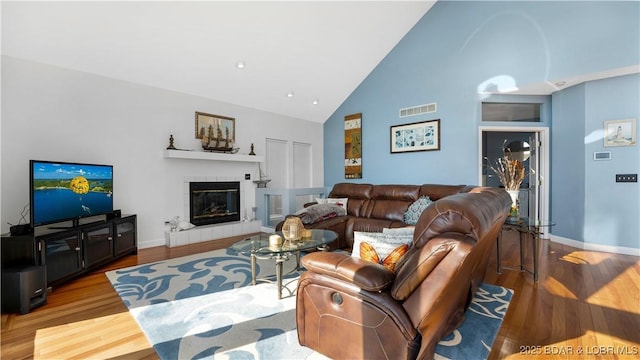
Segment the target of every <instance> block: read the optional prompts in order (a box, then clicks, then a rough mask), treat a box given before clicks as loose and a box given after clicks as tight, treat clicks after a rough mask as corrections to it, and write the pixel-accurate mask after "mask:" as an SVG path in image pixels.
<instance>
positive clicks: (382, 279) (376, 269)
mask: <svg viewBox="0 0 640 360" xmlns="http://www.w3.org/2000/svg"><path fill="white" fill-rule="evenodd" d="M302 266H304V267H305V268H306V269H307V270H308V271H313V272H315V273H319V274H324V275H327V276H330V277H333V278H336V279H340V280H343V281H347V282H350V283H353V284H354V285H357V286H358V287H360V288H361V289H363V290H367V291H376V292H377V291H382V290H384V289H385V288H386V287H388V286H389V285H391V284H392V283H393V280H394V278H395V274H394V273H393V271H391V270H389V269H387V268H385V267H384V266H382V265H380V264H376V263H373V262H370V261H365V260H361V259H359V258H355V257H352V256H350V255H347V254H344V253H333V252H316V253H311V254H308V255H305V256H304V257H303V258H302Z"/></svg>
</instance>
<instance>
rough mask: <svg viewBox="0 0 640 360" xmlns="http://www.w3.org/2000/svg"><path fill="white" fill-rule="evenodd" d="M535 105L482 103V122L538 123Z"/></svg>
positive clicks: (538, 110)
mask: <svg viewBox="0 0 640 360" xmlns="http://www.w3.org/2000/svg"><path fill="white" fill-rule="evenodd" d="M541 106H542V104H536V103H497V102H483V103H482V121H521V122H540V108H541Z"/></svg>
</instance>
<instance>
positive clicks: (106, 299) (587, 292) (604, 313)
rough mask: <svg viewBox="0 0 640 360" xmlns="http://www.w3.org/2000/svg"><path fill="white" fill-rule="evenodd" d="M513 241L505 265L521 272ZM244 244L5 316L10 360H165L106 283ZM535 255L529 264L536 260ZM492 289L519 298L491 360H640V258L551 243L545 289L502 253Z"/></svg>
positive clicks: (83, 287) (492, 271)
mask: <svg viewBox="0 0 640 360" xmlns="http://www.w3.org/2000/svg"><path fill="white" fill-rule="evenodd" d="M510 233H512V232H505V236H504V240H503V265H505V264H506V265H510V266H513V267H516V266H517V265H518V263H519V253H518V241H517V240H516V238H515V236H513V235H510ZM238 239H239V238H229V239H223V240H216V241H211V242H206V243H200V244H195V245H189V246H183V247H178V248H172V249H169V248H166V247H156V248H149V249H140V250H139V251H138V254H137V255H131V256H128V257H126V258H124V259H121V260H119V261H117V262H114V263H112V264H110V265H108V266H106V267H104V268H102V269H100V271H96V272H94V273H92V274H88V275H86V276H84V277H82V278H79V279H76V280H73V281H71V282H69V283H66V284H64V285H62V286H60V287H57V288H55V289H53V291H52V292H51V293H49V296H48V303H47V304H46V305H44V306H42V307H40V308H37V309H35V310H34V311H32V312H31V313H29V314H26V315H14V314H2V323H1V325H2V326H1V328H2V331H1V334H0V338H1V354H0V355H1V356H0V357H1V358H2V359H32V358H36V359H88V358H91V359H107V358H110V359H112V358H113V359H157V355H156V354H155V352H154V350H153V348H151V346H150V344H149V342H148V341H147V339H146V338H145V336H144V334H143V333H142V331H141V330H140V328H139V327H138V325H137V323H136V322H135V321H134V320H133V318H132V317H131V316H130V315H129V313H128V311H127V308H126V307H125V305H124V304H123V303H122V301H121V300H120V297H119V296H118V295H117V294H116V292H115V290H114V289H113V287H112V286H111V284H110V283H109V281H108V280H107V278H106V276H104V272H105V271H108V270H112V269H116V268H122V267H127V266H133V265H136V264H142V263H148V262H152V261H157V260H161V259H167V258H174V257H179V256H185V255H189V254H193V253H199V252H204V251H209V250H214V249H219V248H225V247H228V246H229V245H230V244H232V243H233V242H235V241H237V240H238ZM531 255H532V254H531V251H528V253H527V259H526V260H527V264H530V261H531ZM485 282H487V283H490V284H497V285H501V286H505V287H508V288H510V289H513V290H514V291H515V294H514V296H513V299H512V301H511V304H510V306H509V310H508V312H507V315H506V318H505V320H504V322H503V324H502V328H501V329H500V332H499V333H498V336H497V338H496V341H495V343H494V346H493V349H492V352H491V354H490V359H522V358H524V359H528V358H544V359H582V358H590V359H616V358H621V359H636V358H639V357H640V258H638V257H634V256H625V255H617V254H610V253H604V252H595V251H585V250H580V249H576V248H572V247H568V246H564V245H560V244H557V243H553V242H549V241H548V240H543V241H542V245H541V250H540V281H539V282H538V283H535V282H534V281H533V277H532V276H531V275H529V274H526V273H521V272H519V271H514V270H503V272H502V274H497V273H496V258H495V247H494V251H493V252H492V254H491V259H490V261H489V268H488V269H487V277H486V279H485Z"/></svg>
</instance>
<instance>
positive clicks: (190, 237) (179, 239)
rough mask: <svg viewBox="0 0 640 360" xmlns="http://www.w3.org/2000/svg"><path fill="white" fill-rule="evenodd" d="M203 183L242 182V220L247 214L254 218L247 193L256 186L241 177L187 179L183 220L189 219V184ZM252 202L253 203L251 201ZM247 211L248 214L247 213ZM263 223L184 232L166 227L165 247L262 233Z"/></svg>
mask: <svg viewBox="0 0 640 360" xmlns="http://www.w3.org/2000/svg"><path fill="white" fill-rule="evenodd" d="M202 181H211V182H216V181H238V182H240V203H241V207H240V218H241V219H243V218H244V216H245V213H246V215H247V216H249V217H251V216H252V211H251V206H252V205H249V206H247V199H248V200H249V201H251V199H252V197H248V196H245V194H246V192H247V191H254V187H255V185H254V184H253V183H252V182H251V181H247V180H245V179H244V178H240V177H228V176H224V177H222V176H221V177H185V178H184V181H183V213H182V215H181V216H180V219H181V220H185V219H187V221H188V219H189V183H190V182H202ZM251 202H252V201H251ZM245 209H246V212H245ZM260 228H261V223H260V221H259V220H251V221H242V220H241V221H234V222H227V223H221V224H211V225H203V226H196V227H193V228H191V229H187V230H182V231H170V229H169V226H166V228H165V232H164V238H165V245H166V246H168V247H176V246H182V245H189V244H195V243H199V242H203V241H210V240H216V239H222V238H227V237H231V236H238V235H244V234H251V233H256V232H260Z"/></svg>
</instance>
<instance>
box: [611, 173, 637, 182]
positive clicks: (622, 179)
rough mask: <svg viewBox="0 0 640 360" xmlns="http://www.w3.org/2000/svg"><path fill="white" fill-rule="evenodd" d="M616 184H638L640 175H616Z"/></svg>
mask: <svg viewBox="0 0 640 360" xmlns="http://www.w3.org/2000/svg"><path fill="white" fill-rule="evenodd" d="M616 182H638V174H616Z"/></svg>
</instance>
